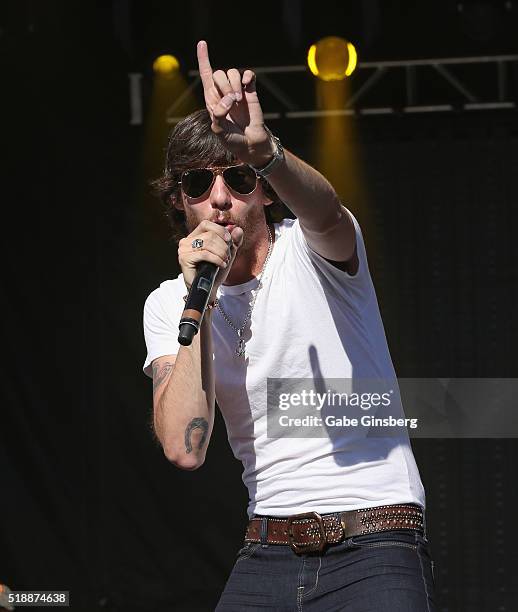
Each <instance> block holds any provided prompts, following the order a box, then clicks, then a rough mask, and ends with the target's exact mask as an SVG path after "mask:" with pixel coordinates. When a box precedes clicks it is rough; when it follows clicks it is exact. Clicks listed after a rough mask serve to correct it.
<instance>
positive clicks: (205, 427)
mask: <svg viewBox="0 0 518 612" xmlns="http://www.w3.org/2000/svg"><path fill="white" fill-rule="evenodd" d="M195 429H201V430H202V436H201V438H200V442H199V444H198V450H201V449H202V448H203V445H204V444H205V440H206V439H207V432H208V431H209V424H208V423H207V419H204V418H203V417H195V418H194V419H192V420H191V422H190V423H189V425H187V428H186V430H185V452H186V453H190V452H192V442H191V434H192V432H193V431H194V430H195Z"/></svg>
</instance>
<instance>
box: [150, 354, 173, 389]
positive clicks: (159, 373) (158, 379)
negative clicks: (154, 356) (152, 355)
mask: <svg viewBox="0 0 518 612" xmlns="http://www.w3.org/2000/svg"><path fill="white" fill-rule="evenodd" d="M172 369H173V364H172V363H169V362H168V361H166V362H165V363H163V364H162V365H161V366H160V365H159V364H158V363H154V364H153V395H154V394H155V391H156V390H157V389H158V387H160V385H161V384H162V383H163V382H164V380H165V379H166V378H167V376H168V374H169V372H170V371H171V370H172Z"/></svg>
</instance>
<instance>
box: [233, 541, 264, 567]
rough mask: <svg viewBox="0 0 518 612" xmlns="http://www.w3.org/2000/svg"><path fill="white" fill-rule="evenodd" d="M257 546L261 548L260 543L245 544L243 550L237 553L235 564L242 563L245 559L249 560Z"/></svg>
mask: <svg viewBox="0 0 518 612" xmlns="http://www.w3.org/2000/svg"><path fill="white" fill-rule="evenodd" d="M259 546H261V543H260V542H247V543H246V544H245V545H244V546H243V548H240V549H239V550H238V551H237V555H236V563H239V562H240V561H244V560H245V559H250V557H251V556H252V555H253V554H254V552H255V551H256V550H257V549H258V548H259Z"/></svg>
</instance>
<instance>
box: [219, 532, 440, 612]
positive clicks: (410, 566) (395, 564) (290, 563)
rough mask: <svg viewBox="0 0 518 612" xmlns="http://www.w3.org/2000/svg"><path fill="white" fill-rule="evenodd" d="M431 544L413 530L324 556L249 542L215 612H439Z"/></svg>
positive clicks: (349, 544) (339, 547) (366, 539)
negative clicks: (429, 548) (302, 553)
mask: <svg viewBox="0 0 518 612" xmlns="http://www.w3.org/2000/svg"><path fill="white" fill-rule="evenodd" d="M433 582H434V581H433V562H432V560H431V557H430V553H429V550H428V541H427V540H426V538H424V537H423V536H421V535H419V534H418V533H417V532H415V531H412V530H409V529H394V530H391V531H385V532H383V533H376V534H369V535H362V536H355V537H352V538H348V539H346V540H344V541H343V542H341V543H339V544H333V545H329V546H328V547H327V548H326V549H325V550H324V552H323V553H320V554H319V553H309V554H305V555H296V554H295V553H294V552H293V551H292V550H291V548H290V547H289V546H284V545H275V544H270V545H262V544H251V543H250V544H245V546H244V547H243V548H242V549H241V550H240V551H239V552H238V555H237V559H236V563H235V565H234V568H233V570H232V573H231V575H230V577H229V579H228V582H227V584H226V586H225V589H224V591H223V593H222V595H221V598H220V600H219V603H218V606H217V608H216V612H244V611H246V612H253V611H255V610H257V611H259V610H261V612H264V610H275V611H276V612H292V611H293V612H301V611H307V612H335V611H336V612H343V611H346V612H435V610H436V608H435V604H434V594H433V587H434V584H433Z"/></svg>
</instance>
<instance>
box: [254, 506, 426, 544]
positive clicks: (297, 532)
mask: <svg viewBox="0 0 518 612" xmlns="http://www.w3.org/2000/svg"><path fill="white" fill-rule="evenodd" d="M423 520H424V517H423V510H422V508H421V507H420V506H416V505H414V504H394V505H390V506H376V507H374V508H365V509H361V510H350V511H347V512H333V513H332V514H318V512H306V513H304V514H294V515H292V516H287V517H285V518H275V517H269V516H262V517H261V516H257V517H254V518H253V519H251V520H250V523H249V524H248V527H247V530H246V535H245V542H262V543H263V544H289V545H290V546H291V548H292V550H293V551H294V552H296V553H297V554H301V553H306V552H314V551H318V552H322V550H323V549H324V547H325V546H326V544H337V543H338V542H341V541H342V540H345V539H346V538H352V537H353V536H358V535H364V534H367V533H378V532H382V531H389V530H390V529H413V530H415V531H418V532H419V533H421V534H422V533H423ZM261 536H262V537H261Z"/></svg>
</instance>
